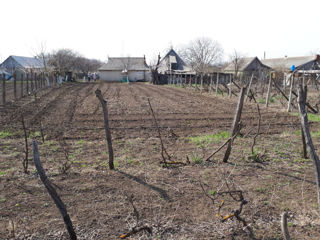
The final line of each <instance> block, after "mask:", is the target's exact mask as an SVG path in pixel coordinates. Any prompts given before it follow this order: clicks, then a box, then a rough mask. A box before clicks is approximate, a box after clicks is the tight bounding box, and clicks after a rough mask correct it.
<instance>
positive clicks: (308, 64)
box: [261, 55, 320, 72]
mask: <svg viewBox="0 0 320 240" xmlns="http://www.w3.org/2000/svg"><path fill="white" fill-rule="evenodd" d="M261 61H262V63H263V64H265V65H267V66H269V67H270V68H272V69H273V70H274V71H277V72H289V71H291V70H292V66H294V68H295V69H296V70H299V71H313V72H315V71H317V70H318V71H319V72H320V56H319V55H316V56H303V57H284V58H270V59H264V60H261Z"/></svg>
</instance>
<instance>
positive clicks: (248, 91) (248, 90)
mask: <svg viewBox="0 0 320 240" xmlns="http://www.w3.org/2000/svg"><path fill="white" fill-rule="evenodd" d="M252 80H253V73H252V75H251V78H250V82H249V87H248V89H247V96H246V101H247V100H248V97H249V93H250V89H251V84H252Z"/></svg>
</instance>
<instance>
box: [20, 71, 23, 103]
mask: <svg viewBox="0 0 320 240" xmlns="http://www.w3.org/2000/svg"><path fill="white" fill-rule="evenodd" d="M20 81H21V84H20V90H21V92H20V97H21V98H23V73H21V79H20Z"/></svg>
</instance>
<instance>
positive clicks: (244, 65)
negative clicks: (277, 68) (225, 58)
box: [224, 57, 270, 76]
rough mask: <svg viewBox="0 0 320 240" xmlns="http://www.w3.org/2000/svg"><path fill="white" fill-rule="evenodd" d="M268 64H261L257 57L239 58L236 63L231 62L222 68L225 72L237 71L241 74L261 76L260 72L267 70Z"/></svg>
mask: <svg viewBox="0 0 320 240" xmlns="http://www.w3.org/2000/svg"><path fill="white" fill-rule="evenodd" d="M269 69H270V67H269V66H267V65H265V64H263V63H262V62H261V61H260V60H259V58H258V57H250V58H240V59H239V60H238V61H237V63H235V61H233V62H231V63H230V64H228V65H227V66H226V67H225V68H224V72H225V73H232V74H235V73H237V74H238V73H239V74H242V75H252V74H254V75H256V76H261V74H262V73H264V72H266V71H268V70H269Z"/></svg>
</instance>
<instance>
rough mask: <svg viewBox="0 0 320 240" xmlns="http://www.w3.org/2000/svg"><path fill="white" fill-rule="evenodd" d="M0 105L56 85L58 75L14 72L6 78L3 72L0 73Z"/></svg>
mask: <svg viewBox="0 0 320 240" xmlns="http://www.w3.org/2000/svg"><path fill="white" fill-rule="evenodd" d="M0 81H1V84H0V94H1V98H0V99H1V105H2V106H5V105H7V104H9V103H12V102H15V101H17V100H19V99H22V98H23V97H26V96H29V95H32V94H35V93H36V92H37V91H39V90H41V89H44V88H48V87H52V86H56V85H58V76H56V75H53V74H44V73H26V74H19V75H17V74H14V75H13V78H12V79H11V80H7V79H6V77H5V74H2V75H0Z"/></svg>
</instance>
